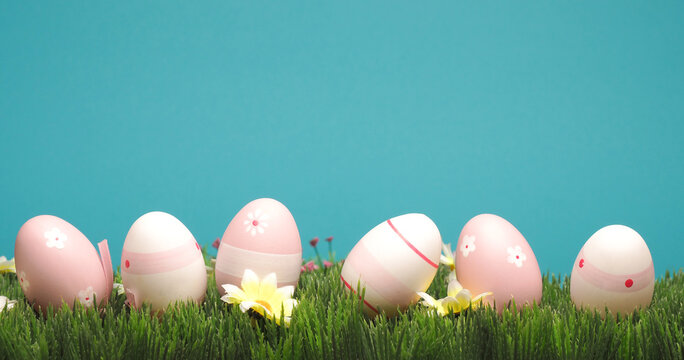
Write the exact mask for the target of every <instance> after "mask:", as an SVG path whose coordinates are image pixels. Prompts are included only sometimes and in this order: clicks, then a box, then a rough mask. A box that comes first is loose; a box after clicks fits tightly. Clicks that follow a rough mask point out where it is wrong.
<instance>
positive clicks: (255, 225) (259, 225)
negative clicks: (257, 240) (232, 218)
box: [243, 209, 268, 236]
mask: <svg viewBox="0 0 684 360" xmlns="http://www.w3.org/2000/svg"><path fill="white" fill-rule="evenodd" d="M264 220H268V214H266V213H262V212H261V209H256V211H255V212H251V211H250V212H249V213H248V214H247V220H245V221H244V223H243V224H244V225H245V232H248V233H251V234H252V236H256V234H257V233H259V234H263V233H264V229H265V228H267V227H268V224H267V223H266V222H265V221H264Z"/></svg>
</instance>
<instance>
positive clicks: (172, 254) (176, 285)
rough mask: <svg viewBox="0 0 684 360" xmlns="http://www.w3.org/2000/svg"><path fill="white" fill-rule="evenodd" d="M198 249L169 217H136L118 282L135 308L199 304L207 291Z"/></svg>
mask: <svg viewBox="0 0 684 360" xmlns="http://www.w3.org/2000/svg"><path fill="white" fill-rule="evenodd" d="M201 249H202V248H201V246H200V245H199V244H198V243H197V241H196V240H195V237H194V236H193V235H192V233H191V232H190V230H189V229H188V228H187V227H186V226H185V225H184V224H183V223H182V222H181V221H180V220H178V219H177V218H176V217H174V216H173V215H171V214H168V213H165V212H161V211H154V212H150V213H147V214H144V215H142V216H141V217H140V218H138V219H137V220H136V221H135V222H134V223H133V225H132V226H131V228H130V229H129V231H128V234H127V235H126V239H125V241H124V247H123V251H122V254H121V259H122V261H121V263H122V264H123V268H122V269H121V280H122V283H123V286H124V290H125V292H126V297H127V300H128V302H129V303H130V304H131V306H132V307H134V308H139V307H140V306H142V304H143V302H145V303H148V304H150V306H151V310H152V311H153V312H160V311H164V310H165V309H166V307H167V306H169V305H170V304H172V303H175V302H177V301H193V302H196V303H200V302H201V301H202V300H203V299H204V294H205V293H206V289H207V275H206V268H205V264H204V258H203V256H202V251H201Z"/></svg>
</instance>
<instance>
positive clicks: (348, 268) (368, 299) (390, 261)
mask: <svg viewBox="0 0 684 360" xmlns="http://www.w3.org/2000/svg"><path fill="white" fill-rule="evenodd" d="M441 245H442V237H441V235H440V234H439V229H437V226H436V225H435V223H434V222H432V220H430V218H428V217H427V216H425V215H423V214H406V215H401V216H397V217H394V218H391V219H389V220H387V221H385V222H382V223H381V224H380V225H378V226H376V227H374V228H373V229H372V230H371V231H369V232H368V233H367V234H366V235H364V236H363V238H361V240H359V242H358V243H357V244H356V245H355V246H354V248H353V249H352V250H351V252H350V253H349V255H348V256H347V258H346V259H345V261H344V265H343V266H342V274H341V280H342V284H343V285H344V286H345V287H346V288H347V289H348V290H349V291H352V292H354V293H358V291H359V290H360V289H363V291H365V295H364V297H363V302H364V304H365V307H364V312H365V313H366V314H367V315H369V316H375V315H377V314H379V313H380V312H383V311H384V312H385V314H387V316H394V315H396V314H397V312H398V310H400V309H401V310H403V309H405V308H406V307H407V306H409V305H410V304H413V303H415V302H416V301H417V300H418V299H419V296H418V294H416V293H417V292H424V291H425V290H427V288H428V287H429V286H430V283H432V280H433V279H434V277H435V274H436V273H437V268H438V267H439V265H438V264H439V256H440V253H441Z"/></svg>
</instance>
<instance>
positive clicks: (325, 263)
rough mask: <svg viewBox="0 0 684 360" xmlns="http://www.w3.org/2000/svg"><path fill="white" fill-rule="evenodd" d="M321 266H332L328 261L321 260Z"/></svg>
mask: <svg viewBox="0 0 684 360" xmlns="http://www.w3.org/2000/svg"><path fill="white" fill-rule="evenodd" d="M323 266H325V267H326V268H329V267H331V266H333V263H331V262H330V261H328V260H323Z"/></svg>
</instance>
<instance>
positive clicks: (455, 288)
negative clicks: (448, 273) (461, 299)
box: [447, 280, 463, 297]
mask: <svg viewBox="0 0 684 360" xmlns="http://www.w3.org/2000/svg"><path fill="white" fill-rule="evenodd" d="M462 290H463V286H462V285H461V283H459V282H458V281H456V280H453V281H449V287H448V289H447V295H449V296H453V297H456V294H458V293H459V292H461V291H462Z"/></svg>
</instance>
